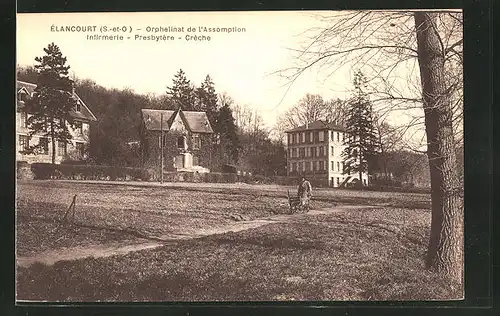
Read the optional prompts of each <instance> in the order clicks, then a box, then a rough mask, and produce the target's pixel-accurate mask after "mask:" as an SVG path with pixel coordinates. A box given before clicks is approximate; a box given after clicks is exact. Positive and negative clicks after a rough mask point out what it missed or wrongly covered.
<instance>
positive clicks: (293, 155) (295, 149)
mask: <svg viewBox="0 0 500 316" xmlns="http://www.w3.org/2000/svg"><path fill="white" fill-rule="evenodd" d="M292 153H293V154H292V157H298V155H297V148H294V149H293V151H292Z"/></svg>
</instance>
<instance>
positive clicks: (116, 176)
mask: <svg viewBox="0 0 500 316" xmlns="http://www.w3.org/2000/svg"><path fill="white" fill-rule="evenodd" d="M31 170H32V172H33V175H34V179H38V180H44V179H65V180H125V181H126V180H136V181H160V173H159V172H158V170H157V169H143V168H130V167H112V166H100V165H76V164H56V165H52V164H50V163H33V164H32V165H31ZM163 181H165V182H209V183H236V182H243V183H249V184H252V183H259V184H278V185H297V183H298V181H299V179H298V178H295V177H284V176H272V177H265V176H262V175H238V174H236V173H222V172H209V173H198V172H184V171H183V172H164V173H163Z"/></svg>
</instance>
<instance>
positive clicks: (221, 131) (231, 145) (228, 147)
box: [215, 104, 240, 163]
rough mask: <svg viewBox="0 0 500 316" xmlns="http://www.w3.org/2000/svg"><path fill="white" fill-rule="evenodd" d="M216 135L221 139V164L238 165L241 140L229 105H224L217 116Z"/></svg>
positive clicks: (219, 143)
mask: <svg viewBox="0 0 500 316" xmlns="http://www.w3.org/2000/svg"><path fill="white" fill-rule="evenodd" d="M215 133H216V134H217V135H218V137H219V142H218V145H219V153H220V156H221V161H220V162H221V163H236V162H237V161H238V152H239V147H240V144H239V139H238V127H237V126H236V124H235V122H234V117H233V113H232V110H231V108H230V107H229V105H227V104H226V105H224V106H223V107H222V108H221V109H220V111H219V113H218V116H217V120H216V123H215Z"/></svg>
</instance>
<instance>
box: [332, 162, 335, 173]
mask: <svg viewBox="0 0 500 316" xmlns="http://www.w3.org/2000/svg"><path fill="white" fill-rule="evenodd" d="M332 171H335V168H334V165H333V161H332Z"/></svg>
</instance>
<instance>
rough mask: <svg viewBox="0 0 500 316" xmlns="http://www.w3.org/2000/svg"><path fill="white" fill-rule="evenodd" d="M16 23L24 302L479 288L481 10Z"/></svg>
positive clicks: (65, 17) (108, 15)
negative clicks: (471, 131) (473, 120)
mask: <svg viewBox="0 0 500 316" xmlns="http://www.w3.org/2000/svg"><path fill="white" fill-rule="evenodd" d="M16 19H17V22H16V68H17V69H16V91H15V92H14V93H15V94H16V105H15V106H16V117H15V120H16V123H15V128H16V131H15V134H16V139H15V141H16V143H15V146H16V148H15V153H16V206H15V207H16V209H15V219H16V220H15V250H16V253H15V258H16V271H15V272H16V275H15V282H16V302H17V303H24V302H58V303H75V302H291V301H299V302H300V301H302V302H309V301H315V302H335V301H344V302H345V301H437V300H439V301H457V300H463V299H464V296H465V294H464V282H465V281H464V201H463V194H464V189H463V186H464V180H463V179H464V152H463V149H464V135H463V130H464V129H463V102H464V98H463V14H462V11H461V10H455V9H453V10H451V9H440V10H427V11H422V10H415V11H412V10H386V11H381V10H372V11H328V10H324V11H227V12H216V11H211V12H194V11H193V12H93V13H18V14H17V15H16Z"/></svg>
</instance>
